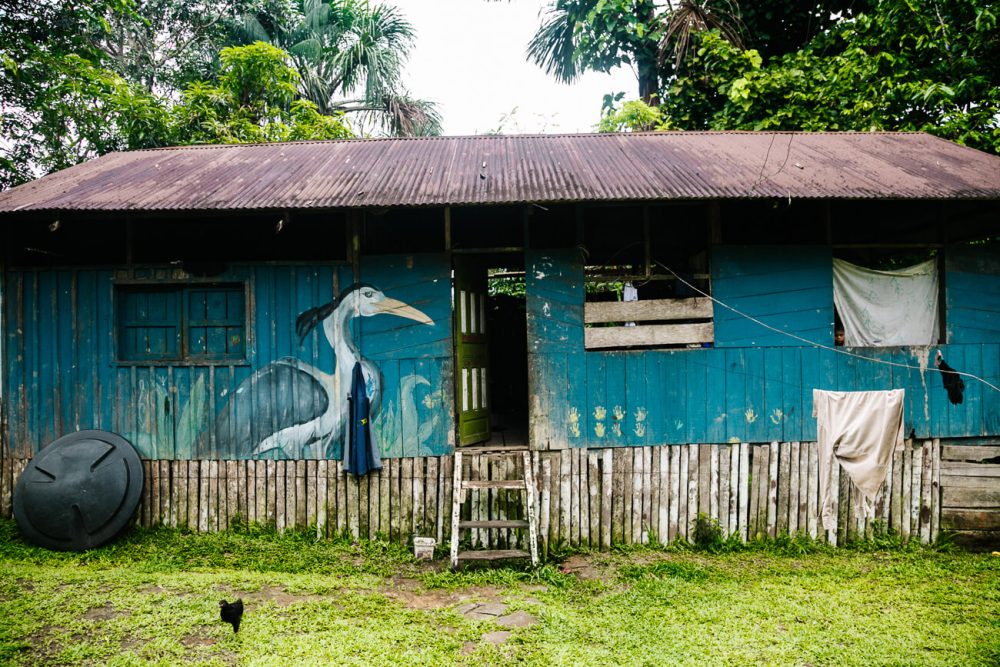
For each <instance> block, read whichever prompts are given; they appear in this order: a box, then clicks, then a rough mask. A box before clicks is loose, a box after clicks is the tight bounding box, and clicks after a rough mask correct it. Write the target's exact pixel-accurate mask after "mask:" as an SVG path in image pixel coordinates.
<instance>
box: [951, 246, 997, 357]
mask: <svg viewBox="0 0 1000 667" xmlns="http://www.w3.org/2000/svg"><path fill="white" fill-rule="evenodd" d="M945 267H946V274H945V288H946V290H947V307H946V311H945V321H946V323H947V328H948V341H949V342H952V343H990V342H994V341H997V340H1000V252H997V251H996V250H993V251H990V250H989V249H987V248H986V247H985V246H961V247H955V248H949V249H948V250H947V252H946V253H945Z"/></svg>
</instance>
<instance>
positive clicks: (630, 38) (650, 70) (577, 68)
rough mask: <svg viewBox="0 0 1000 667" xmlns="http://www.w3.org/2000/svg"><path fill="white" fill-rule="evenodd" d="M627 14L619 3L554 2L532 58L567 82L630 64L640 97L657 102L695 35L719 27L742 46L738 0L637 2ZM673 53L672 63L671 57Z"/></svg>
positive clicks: (531, 48) (588, 0) (534, 41)
mask: <svg viewBox="0 0 1000 667" xmlns="http://www.w3.org/2000/svg"><path fill="white" fill-rule="evenodd" d="M628 4H629V5H630V6H629V9H628V12H627V14H628V15H627V16H625V15H623V13H622V12H621V9H620V5H619V3H604V2H600V0H555V2H553V4H551V5H550V6H549V8H548V10H547V13H546V16H545V17H544V18H543V20H542V24H541V26H539V28H538V30H537V31H536V32H535V35H534V37H532V38H531V41H530V42H529V43H528V52H527V55H528V59H529V60H531V61H534V62H535V64H537V65H538V66H539V67H541V68H542V69H544V70H545V72H546V73H547V74H551V75H553V76H554V77H555V78H556V79H557V80H559V81H562V82H564V83H571V82H573V81H575V80H576V79H577V78H578V77H579V76H580V75H581V74H582V73H583V72H585V71H587V70H595V71H598V72H608V71H610V70H611V69H612V68H613V67H615V66H617V65H621V64H627V65H631V66H633V67H634V69H635V74H636V78H637V79H638V81H639V97H640V98H641V99H642V101H643V102H645V103H646V104H653V103H654V98H655V97H656V96H657V94H658V91H659V90H660V82H661V81H663V80H667V79H669V78H670V77H671V76H673V74H674V73H675V72H676V70H677V69H678V68H680V66H681V64H682V61H683V59H684V54H685V52H686V50H687V46H688V43H689V41H690V37H691V35H692V34H694V33H695V32H698V31H701V30H711V29H719V30H720V31H721V32H722V35H723V37H725V38H726V39H728V40H729V41H731V42H733V43H734V44H736V45H737V46H741V45H742V44H741V40H740V30H741V29H742V24H741V23H740V20H739V7H738V5H737V4H736V2H735V0H680V1H679V2H677V3H676V4H675V3H673V2H669V1H668V2H667V3H666V6H664V7H662V8H661V7H658V5H663V3H662V2H657V1H656V0H632V1H631V2H630V3H628ZM671 50H672V51H673V54H674V59H673V62H670V61H669V60H668V59H667V57H666V55H667V53H668V51H671Z"/></svg>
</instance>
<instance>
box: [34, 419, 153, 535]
mask: <svg viewBox="0 0 1000 667" xmlns="http://www.w3.org/2000/svg"><path fill="white" fill-rule="evenodd" d="M142 484H143V473H142V462H141V461H140V460H139V455H138V454H137V453H136V451H135V448H134V447H132V444H131V443H130V442H129V441H128V440H126V439H125V438H123V437H121V436H120V435H117V434H115V433H108V432H107V431H79V432H77V433H71V434H69V435H65V436H63V437H61V438H59V439H58V440H56V441H55V442H53V443H52V444H50V445H48V446H47V447H45V449H43V450H42V451H41V452H39V453H38V455H36V456H35V458H33V459H32V460H31V462H30V463H29V464H28V466H27V468H25V470H24V472H23V473H22V474H21V477H20V479H19V480H18V481H17V486H16V487H15V489H14V518H15V519H16V520H17V525H18V526H19V527H20V528H21V532H22V533H23V534H24V537H25V538H26V539H27V540H29V541H30V542H33V543H34V544H37V545H39V546H42V547H46V548H48V549H57V550H60V551H83V550H85V549H91V548H93V547H97V546H100V545H102V544H106V543H107V542H110V541H111V540H113V539H115V538H116V537H118V536H119V535H120V534H121V533H122V531H123V530H124V529H125V528H126V527H127V526H128V524H129V522H130V521H131V519H132V516H133V515H134V514H135V510H136V508H137V507H138V505H139V499H140V496H141V495H142Z"/></svg>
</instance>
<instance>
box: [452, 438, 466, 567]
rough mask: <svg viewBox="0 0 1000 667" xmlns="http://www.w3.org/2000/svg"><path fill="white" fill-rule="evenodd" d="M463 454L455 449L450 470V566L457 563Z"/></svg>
mask: <svg viewBox="0 0 1000 667" xmlns="http://www.w3.org/2000/svg"><path fill="white" fill-rule="evenodd" d="M462 459H463V456H462V452H461V451H459V450H457V449H456V450H455V454H454V461H453V470H452V475H453V477H452V491H453V492H452V499H451V500H452V505H451V531H450V533H451V545H450V553H451V566H452V567H455V566H457V565H458V543H459V541H460V540H459V532H458V531H459V525H458V524H459V521H460V520H461V519H460V516H459V514H460V507H461V505H462V493H461V489H462V470H463V463H464V462H463V461H462Z"/></svg>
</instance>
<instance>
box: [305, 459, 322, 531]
mask: <svg viewBox="0 0 1000 667" xmlns="http://www.w3.org/2000/svg"><path fill="white" fill-rule="evenodd" d="M318 463H319V462H318V461H317V460H316V459H308V460H306V461H305V464H306V475H305V489H304V491H305V492H304V493H303V495H304V496H305V501H306V502H305V504H306V512H305V518H306V522H305V525H306V526H307V527H309V526H311V527H315V526H316V516H317V513H318V508H317V504H318V499H317V489H316V470H317V464H318Z"/></svg>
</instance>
